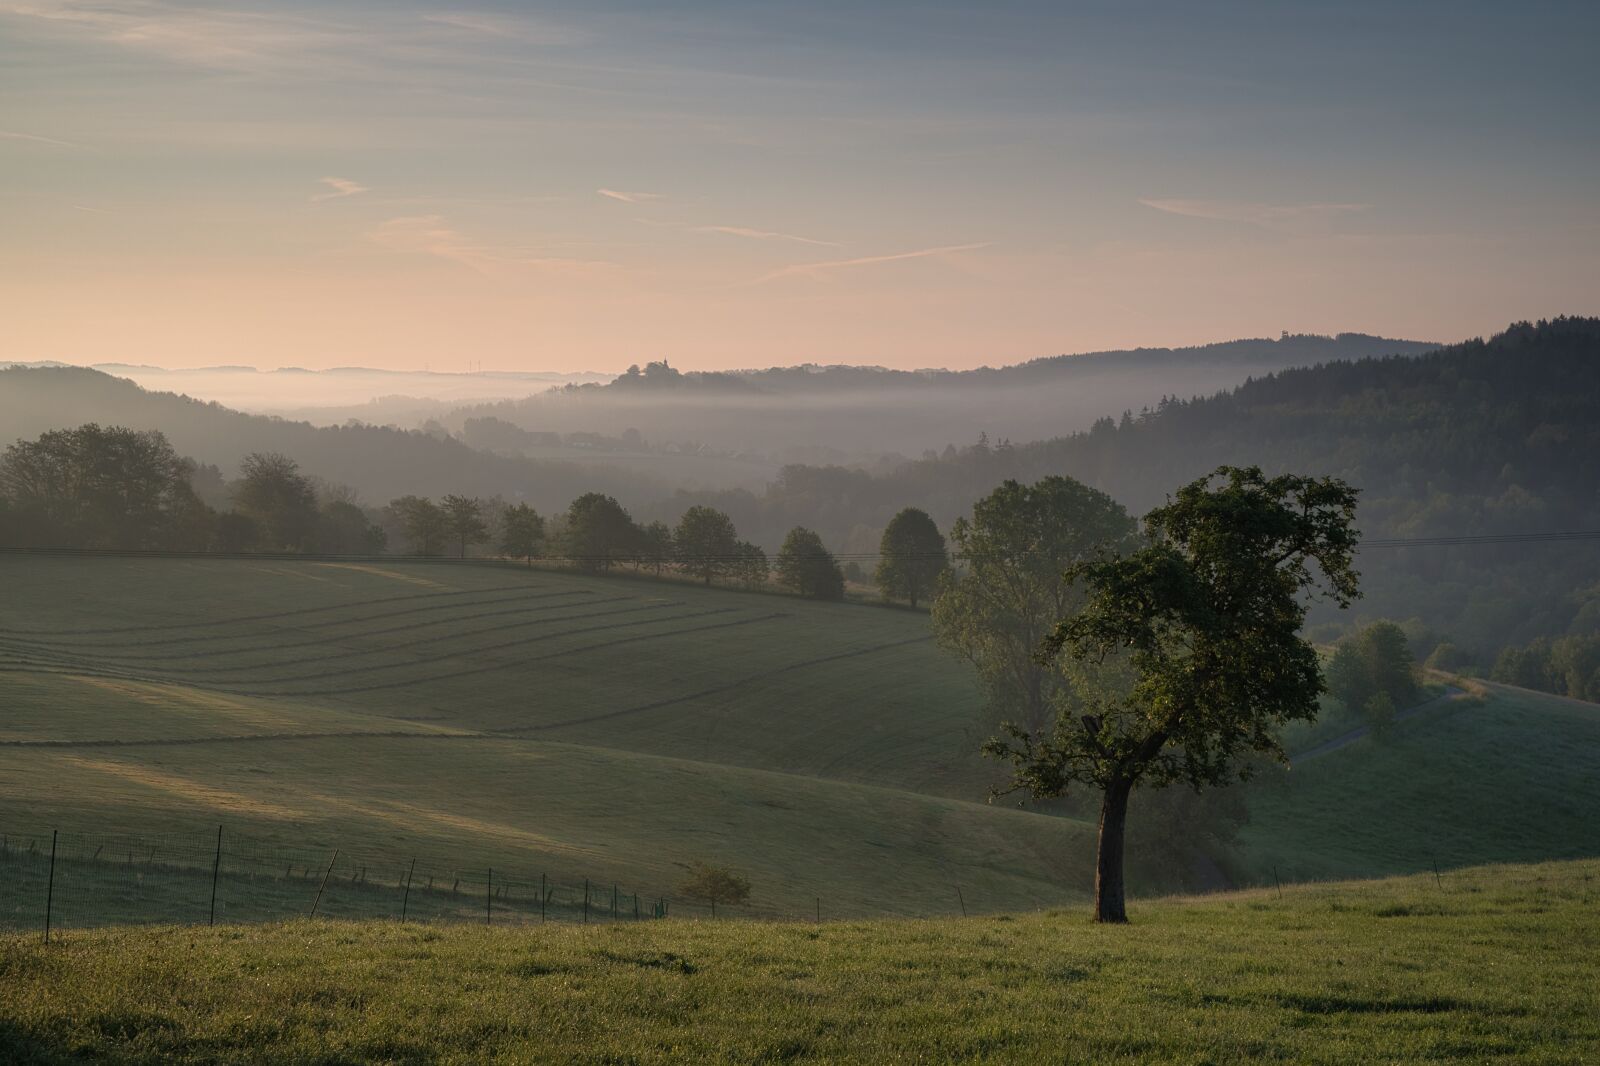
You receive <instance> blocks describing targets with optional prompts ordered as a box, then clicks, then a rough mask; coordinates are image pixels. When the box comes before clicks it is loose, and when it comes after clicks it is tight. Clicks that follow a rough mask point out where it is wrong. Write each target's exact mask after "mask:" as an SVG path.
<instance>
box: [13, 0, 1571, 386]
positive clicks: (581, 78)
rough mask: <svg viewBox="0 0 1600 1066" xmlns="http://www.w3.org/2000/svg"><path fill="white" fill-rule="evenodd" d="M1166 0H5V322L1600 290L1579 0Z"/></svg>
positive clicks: (881, 321) (1340, 313) (407, 357)
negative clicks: (1091, 0) (1480, 2)
mask: <svg viewBox="0 0 1600 1066" xmlns="http://www.w3.org/2000/svg"><path fill="white" fill-rule="evenodd" d="M1156 6H1157V7H1160V8H1162V9H1163V12H1164V13H1163V15H1162V19H1161V20H1158V21H1159V25H1161V26H1163V27H1166V28H1167V29H1168V30H1169V31H1170V32H1168V33H1165V34H1157V33H1153V32H1151V30H1150V26H1152V25H1156V24H1157V22H1153V21H1151V19H1145V20H1137V19H1133V20H1130V19H1129V18H1125V17H1123V16H1120V15H1118V14H1116V13H1115V12H1101V11H1098V10H1096V11H1089V10H1087V9H1086V10H1085V11H1083V12H1075V11H1067V10H1065V9H1062V8H1059V7H1057V6H1054V5H1048V4H1042V3H1031V2H1028V0H1016V2H1007V3H1003V4H1000V5H998V6H996V7H993V8H990V9H987V10H986V12H984V13H982V16H981V17H980V13H978V12H976V11H975V10H972V9H967V8H963V7H961V6H959V5H957V6H954V7H938V6H934V7H926V6H919V5H910V6H906V5H897V4H894V3H886V4H885V5H883V6H882V7H881V8H874V9H872V11H870V12H867V11H864V10H863V9H860V8H858V7H855V6H852V5H845V4H835V3H832V2H830V0H817V2H816V3H814V4H808V5H801V6H799V7H795V8H789V7H783V8H775V9H773V10H771V11H768V10H766V9H765V8H760V7H759V6H753V7H750V8H735V9H733V12H730V10H729V9H727V8H726V7H725V6H723V5H719V4H718V3H717V2H715V0H696V3H692V4H689V5H686V6H685V8H684V9H683V10H681V11H679V12H677V13H676V14H675V15H674V16H673V17H672V18H670V19H669V18H664V17H663V16H661V14H660V13H659V12H658V11H656V10H654V9H653V8H651V7H650V6H649V5H643V4H635V3H632V2H631V0H614V2H609V3H607V4H601V5H586V4H578V3H568V2H565V0H549V2H545V3H537V4H527V3H515V4H513V3H504V2H499V0H485V3H483V4H482V5H481V7H480V8H475V9H473V10H472V11H471V12H466V11H464V10H456V9H453V8H452V9H450V10H449V11H447V12H445V13H440V12H438V11H436V10H432V9H430V8H429V7H427V6H426V5H421V6H411V5H410V4H407V3H401V4H397V5H374V4H371V3H370V2H367V0H339V2H337V3H332V4H325V5H317V6H307V5H297V4H295V3H286V4H280V5H272V6H263V5H259V4H255V5H254V6H252V5H251V4H250V3H249V0H244V2H243V3H239V4H233V5H231V6H222V7H205V8H201V7H195V6H193V5H191V4H188V3H184V2H180V0H118V2H117V3H114V4H106V3H96V2H90V0H31V2H28V3H20V2H7V0H0V232H3V234H4V239H3V240H0V303H3V306H4V314H5V319H4V321H5V327H4V330H3V332H0V360H4V361H36V360H57V361H60V362H66V363H77V364H88V363H104V362H122V363H144V364H151V365H156V366H163V367H171V368H184V367H196V366H209V365H219V364H242V365H253V366H258V367H262V368H273V367H279V366H302V367H307V368H312V369H318V368H326V367H333V366H352V365H361V366H373V367H386V368H393V369H407V370H410V369H423V368H425V367H426V368H431V369H434V370H443V369H452V370H466V369H469V368H481V369H484V370H520V371H568V372H571V371H580V370H597V371H617V370H620V369H622V368H623V367H626V366H627V365H628V364H630V363H635V362H644V361H647V360H651V359H659V358H666V359H668V360H670V361H671V362H672V363H673V365H675V366H678V367H681V368H684V369H715V368H729V367H758V366H771V365H785V364H794V363H803V362H816V363H862V364H876V365H885V366H891V367H899V368H919V367H935V366H942V367H950V368H957V369H960V368H968V367H973V366H979V365H1002V364H1009V363H1016V362H1021V361H1025V360H1028V359H1033V358H1039V357H1042V356H1050V355H1056V354H1061V353H1071V352H1083V351H1095V350H1105V349H1117V348H1128V347H1139V346H1183V345H1192V344H1202V343H1208V342H1212V341H1220V340H1227V339H1233V338H1238V337H1249V336H1269V337H1271V336H1277V335H1278V334H1279V333H1280V332H1282V331H1289V332H1305V333H1336V332H1343V331H1354V332H1363V333H1370V334H1379V335H1384V336H1390V337H1398V338H1406V339H1417V340H1436V341H1442V342H1448V341H1453V340H1459V339H1462V338H1465V337H1469V336H1475V335H1481V334H1486V333H1491V332H1494V331H1496V330H1498V329H1501V328H1503V327H1504V326H1505V325H1506V324H1508V323H1509V322H1511V321H1513V320H1518V319H1534V318H1539V317H1548V316H1553V315H1557V314H1584V313H1591V314H1592V313H1596V312H1597V311H1600V306H1597V304H1600V301H1597V300H1596V296H1597V295H1600V293H1597V291H1596V287H1595V286H1594V284H1593V280H1592V279H1593V278H1595V277H1597V276H1600V198H1597V197H1596V196H1595V195H1594V191H1593V188H1592V185H1591V184H1590V181H1591V180H1592V179H1590V178H1589V175H1592V173H1593V164H1594V163H1595V161H1596V160H1595V156H1596V154H1597V149H1596V140H1597V139H1594V138H1585V137H1583V136H1582V135H1581V133H1580V132H1578V130H1579V129H1580V126H1579V125H1575V123H1578V124H1581V122H1583V121H1584V112H1582V111H1581V110H1579V111H1577V112H1574V111H1573V105H1572V100H1573V99H1574V97H1573V96H1572V94H1571V92H1570V90H1571V87H1572V85H1574V84H1578V85H1582V84H1588V83H1589V82H1590V81H1592V80H1593V78H1594V68H1593V66H1592V65H1588V61H1587V58H1586V56H1585V53H1584V52H1583V50H1582V48H1581V47H1579V45H1578V43H1577V42H1580V41H1581V40H1583V39H1584V36H1585V35H1584V33H1583V30H1584V28H1585V26H1584V25H1583V23H1584V20H1586V19H1587V18H1588V16H1586V15H1584V14H1583V13H1582V12H1578V11H1571V12H1568V11H1565V9H1558V8H1551V9H1550V11H1549V12H1546V13H1545V14H1544V15H1543V16H1541V17H1542V18H1543V20H1544V21H1543V22H1541V21H1540V20H1539V19H1523V20H1520V21H1519V20H1516V19H1511V18H1509V17H1508V16H1503V15H1501V14H1498V13H1496V10H1495V9H1494V8H1492V7H1486V8H1484V9H1483V11H1482V12H1480V15H1481V17H1480V18H1478V19H1477V21H1474V20H1471V19H1457V20H1454V21H1449V20H1446V21H1443V22H1441V21H1440V20H1439V19H1438V18H1437V17H1434V16H1429V15H1427V13H1426V12H1421V11H1420V10H1419V11H1418V12H1416V13H1414V14H1397V13H1396V12H1394V11H1393V10H1392V9H1390V8H1387V7H1384V6H1382V5H1373V6H1370V7H1369V6H1363V5H1357V6H1356V8H1354V9H1351V10H1347V11H1341V12H1338V13H1337V14H1336V15H1335V13H1329V12H1325V11H1322V10H1320V9H1318V8H1316V7H1315V6H1305V7H1293V8H1292V10H1291V9H1290V8H1285V9H1284V10H1285V13H1284V14H1283V15H1282V17H1281V20H1280V22H1281V25H1280V24H1268V23H1266V22H1263V21H1262V20H1260V19H1259V18H1257V17H1256V14H1255V10H1254V9H1253V8H1251V7H1250V6H1249V5H1247V4H1232V3H1224V4H1222V5H1220V6H1219V7H1218V8H1217V9H1216V10H1215V11H1213V12H1211V13H1210V14H1209V15H1208V16H1207V17H1206V18H1204V19H1199V18H1197V17H1196V16H1195V15H1194V14H1193V13H1192V12H1191V11H1190V10H1189V9H1188V8H1186V7H1185V6H1184V5H1181V4H1165V3H1157V5H1156ZM602 8H603V9H604V10H603V11H602V10H601V9H602ZM802 9H803V10H802ZM734 12H736V13H734ZM1558 15H1559V18H1558ZM1152 18H1153V16H1152ZM1561 19H1566V20H1568V21H1572V22H1573V24H1572V25H1570V26H1567V27H1566V29H1565V30H1562V27H1561V25H1558V24H1557V23H1558V22H1560V20H1561ZM1497 20H1498V21H1497ZM1424 44H1425V45H1426V47H1425V48H1424V47H1423V45H1424ZM1536 46H1537V47H1536ZM1485 49H1487V50H1489V51H1491V52H1492V53H1493V54H1494V55H1495V56H1496V62H1497V63H1500V64H1504V65H1505V66H1506V70H1507V73H1506V77H1505V80H1504V83H1503V84H1501V85H1500V86H1499V87H1498V88H1493V87H1485V86H1484V85H1482V84H1480V82H1481V79H1476V78H1475V77H1473V76H1471V73H1472V71H1474V70H1476V69H1478V67H1477V66H1476V65H1475V64H1477V61H1478V60H1477V58H1475V57H1479V56H1480V53H1481V52H1483V50H1485ZM1512 73H1518V76H1517V77H1512ZM1574 79H1576V80H1574ZM1491 88H1492V89H1493V91H1491ZM1579 95H1580V96H1581V94H1579ZM1592 118H1593V116H1592V114H1590V115H1589V116H1588V119H1589V120H1591V121H1592Z"/></svg>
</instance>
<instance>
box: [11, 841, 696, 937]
mask: <svg viewBox="0 0 1600 1066" xmlns="http://www.w3.org/2000/svg"><path fill="white" fill-rule="evenodd" d="M674 909H677V910H679V911H680V913H682V912H684V911H685V910H687V912H688V913H689V914H691V915H694V916H698V915H699V914H700V913H701V911H702V910H703V909H704V908H701V907H698V906H694V905H691V904H687V902H686V901H681V900H672V899H669V898H667V897H665V896H654V897H646V896H643V895H641V894H639V893H638V892H636V891H624V890H623V889H622V887H621V886H619V885H617V884H615V883H612V882H601V881H593V880H587V879H585V880H577V879H572V878H567V879H564V880H557V879H554V878H552V877H550V876H549V875H548V874H545V873H530V872H529V871H527V870H512V869H497V868H493V867H489V866H470V865H456V864H451V863H448V862H438V861H430V860H427V859H421V858H415V857H399V856H395V855H391V854H378V853H373V852H365V851H363V850H361V849H355V850H344V849H333V848H329V849H326V850H323V849H318V848H312V847H299V846H294V845H286V844H282V843H279V842H275V841H268V840H262V839H258V838H253V837H249V836H244V835H240V834H237V833H229V832H227V831H226V830H225V829H223V828H221V827H218V828H217V829H214V830H212V831H210V832H209V833H206V832H201V833H192V834H191V833H173V834H165V835H160V836H124V835H118V834H98V833H77V832H63V831H58V830H48V831H45V832H36V833H22V834H17V833H10V832H6V833H0V931H6V932H24V931H28V930H37V931H39V932H40V933H41V934H42V935H43V936H44V937H45V939H46V940H48V939H49V937H50V936H51V934H52V933H53V932H54V931H57V930H61V929H68V928H88V927H94V926H105V925H138V924H161V925H206V924H219V923H244V922H272V921H283V920H286V919H290V918H299V917H326V918H345V919H381V918H392V919H395V920H398V921H419V922H478V923H484V924H490V925H527V924H536V923H541V922H572V923H599V922H625V921H628V922H631V921H642V920H645V919H651V918H665V917H668V915H669V913H670V912H671V911H673V910H674Z"/></svg>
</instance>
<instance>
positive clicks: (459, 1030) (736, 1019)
mask: <svg viewBox="0 0 1600 1066" xmlns="http://www.w3.org/2000/svg"><path fill="white" fill-rule="evenodd" d="M1597 914H1600V863H1596V862H1593V861H1579V862H1571V863H1563V864H1544V865H1534V866H1525V867H1504V866H1501V867H1479V868H1472V869H1466V870H1459V871H1453V872H1451V873H1450V874H1448V875H1446V876H1445V877H1444V878H1443V880H1442V884H1440V883H1436V882H1435V880H1434V878H1433V876H1432V874H1431V873H1430V874H1428V875H1425V876H1414V877H1409V878H1403V879H1397V880H1391V881H1379V882H1362V883H1338V884H1322V885H1304V886H1294V887H1289V888H1286V889H1285V890H1284V892H1283V894H1282V896H1281V898H1280V897H1279V896H1278V895H1277V894H1276V893H1275V892H1273V891H1270V890H1268V891H1252V892H1245V893H1237V894H1229V895H1223V896H1212V897H1207V898H1203V899H1170V900H1160V901H1147V902H1143V903H1139V904H1137V905H1136V906H1135V907H1134V909H1133V918H1134V924H1133V925H1131V926H1127V927H1120V928H1118V927H1099V926H1095V925H1092V924H1091V923H1089V922H1087V921H1085V919H1084V915H1083V914H1082V913H1081V912H1079V911H1078V910H1069V911H1064V912H1048V913H1043V914H1018V915H1014V916H1013V915H990V916H985V917H974V918H971V919H966V920H962V919H939V920H906V921H875V922H857V923H849V922H846V923H828V922H824V923H822V924H819V925H811V924H805V923H760V922H709V921H694V922H684V921H676V920H668V921H660V922H645V923H639V924H628V925H616V926H602V927H589V928H583V927H578V926H570V925H568V926H559V927H558V926H546V927H543V928H531V929H520V930H494V929H483V928H481V927H479V928H473V927H469V926H449V927H438V926H424V925H415V924H408V925H402V924H400V923H396V922H384V923H344V922H331V923H314V922H305V921H302V922H294V923H289V924H280V925H264V926H259V925H258V926H236V927H223V928H218V929H214V930H210V929H203V928H202V929H193V928H161V929H146V930H97V931H79V932H70V933H68V934H67V935H66V936H65V938H64V939H63V940H61V941H59V942H58V943H56V944H53V945H51V946H49V947H45V946H43V945H41V944H40V943H39V941H38V938H37V937H31V938H20V937H8V938H0V978H3V980H0V1059H4V1060H5V1061H8V1062H14V1063H19V1064H23V1063H54V1062H66V1061H79V1060H81V1059H84V1058H101V1059H114V1060H116V1061H119V1062H149V1063H155V1062H163V1063H165V1062H194V1063H201V1062H204V1063H214V1062H266V1061H270V1062H276V1063H334V1062H392V1063H422V1062H430V1063H431V1062H471V1061H483V1060H488V1059H495V1060H498V1061H514V1062H573V1063H664V1062H727V1063H750V1062H776V1061H799V1062H841V1061H850V1062H954V1061H962V1062H996V1063H999V1062H1004V1063H1032V1062H1038V1063H1046V1062H1048V1063H1063V1062H1069V1063H1080V1062H1081V1063H1106V1062H1140V1063H1152V1062H1154V1063H1168V1062H1170V1063H1222V1062H1239V1061H1246V1060H1251V1061H1281V1062H1297V1063H1395V1062H1407V1063H1411V1062H1507V1063H1510V1062H1515V1063H1562V1064H1567V1063H1579V1062H1591V1061H1595V1060H1596V1058H1597V1057H1600V921H1597V920H1596V916H1597Z"/></svg>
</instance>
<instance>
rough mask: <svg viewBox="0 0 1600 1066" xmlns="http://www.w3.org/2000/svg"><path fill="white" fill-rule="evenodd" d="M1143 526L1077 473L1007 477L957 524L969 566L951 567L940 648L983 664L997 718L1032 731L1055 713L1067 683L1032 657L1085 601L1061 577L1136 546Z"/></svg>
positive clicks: (939, 609) (936, 622) (955, 536)
mask: <svg viewBox="0 0 1600 1066" xmlns="http://www.w3.org/2000/svg"><path fill="white" fill-rule="evenodd" d="M1136 529H1137V527H1136V526H1135V525H1134V521H1133V519H1132V518H1130V517H1128V512H1127V511H1125V510H1123V509H1122V505H1121V504H1119V503H1117V501H1116V500H1113V499H1112V498H1111V497H1110V496H1107V495H1106V494H1105V493H1103V492H1100V491H1098V490H1096V489H1092V488H1090V487H1089V486H1087V485H1085V484H1083V483H1081V482H1078V481H1074V480H1073V479H1072V478H1069V477H1047V478H1043V479H1042V480H1040V481H1038V482H1036V483H1034V484H1032V485H1024V484H1021V483H1020V482H1016V481H1007V482H1005V483H1004V484H1002V485H1001V486H1000V487H999V488H997V489H995V490H994V491H993V492H991V493H990V494H989V495H988V496H986V497H984V498H983V499H981V500H979V501H978V502H977V504H976V505H974V506H973V508H972V517H971V518H958V519H956V522H955V525H953V526H952V527H951V528H950V539H951V540H952V541H953V542H954V543H955V546H956V555H957V556H958V557H959V559H960V560H961V570H960V572H959V573H957V572H955V571H947V572H946V574H945V576H944V577H943V578H942V579H941V580H940V582H939V598H938V599H937V600H936V601H934V604H933V629H934V633H935V634H936V635H937V637H938V639H939V643H940V645H942V646H943V647H945V648H948V649H950V650H951V651H954V652H955V653H956V654H958V655H960V656H961V657H962V658H964V659H966V660H967V661H968V662H969V663H971V664H972V665H973V667H974V668H976V669H977V671H978V676H979V677H980V678H981V679H982V680H983V685H984V688H985V690H987V692H988V696H989V706H990V708H991V710H992V712H993V713H994V715H995V717H994V719H993V720H994V721H1002V720H1006V719H1009V720H1011V721H1013V722H1017V723H1019V724H1020V725H1022V726H1023V727H1024V728H1025V729H1027V730H1029V731H1030V732H1042V731H1043V730H1045V729H1046V728H1048V727H1049V725H1050V723H1051V722H1052V721H1053V720H1054V718H1055V714H1056V711H1057V709H1058V707H1057V702H1058V700H1059V698H1060V697H1061V694H1062V692H1063V691H1064V690H1065V688H1066V677H1065V676H1064V673H1063V671H1062V670H1060V669H1046V670H1041V669H1039V665H1038V663H1037V662H1035V661H1034V656H1035V655H1036V654H1037V653H1038V651H1039V645H1040V643H1041V642H1042V641H1043V640H1044V638H1045V637H1046V636H1047V635H1048V634H1049V633H1050V630H1051V628H1052V627H1053V626H1054V625H1055V624H1056V622H1057V621H1058V620H1060V619H1061V618H1064V617H1066V616H1067V615H1068V614H1071V613H1072V611H1073V610H1075V609H1076V608H1077V606H1078V605H1079V604H1080V603H1081V602H1082V601H1083V598H1084V592H1083V590H1082V589H1078V588H1074V587H1073V586H1072V585H1070V584H1068V583H1067V582H1064V581H1062V580H1061V574H1062V572H1063V571H1064V570H1066V569H1067V568H1068V567H1070V566H1073V565H1075V564H1077V563H1082V562H1087V561H1088V560H1090V559H1093V558H1096V556H1097V555H1098V553H1099V552H1101V551H1104V550H1110V551H1122V550H1125V549H1129V548H1131V547H1133V546H1134V544H1135V533H1136Z"/></svg>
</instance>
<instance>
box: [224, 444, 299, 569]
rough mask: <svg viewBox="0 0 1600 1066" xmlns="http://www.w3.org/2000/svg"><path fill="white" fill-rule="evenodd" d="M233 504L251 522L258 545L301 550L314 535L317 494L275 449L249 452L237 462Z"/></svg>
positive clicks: (270, 548) (289, 459)
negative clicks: (254, 528)
mask: <svg viewBox="0 0 1600 1066" xmlns="http://www.w3.org/2000/svg"><path fill="white" fill-rule="evenodd" d="M233 506H234V509H235V510H237V511H238V512H239V513H240V514H243V515H245V516H247V517H248V518H250V519H251V520H252V521H253V522H255V524H256V527H257V528H258V529H259V530H260V531H261V547H263V548H266V549H267V550H269V551H303V550H304V549H305V548H307V547H309V546H310V545H311V544H312V543H313V542H314V539H315V537H316V534H317V524H318V518H319V514H318V510H317V493H316V489H315V488H314V487H313V486H312V484H311V479H310V478H308V477H306V476H304V475H303V474H301V473H300V466H299V464H298V463H296V462H295V461H294V460H293V459H291V458H289V457H288V456H287V455H281V454H279V453H278V452H252V453H250V454H249V455H247V456H245V457H244V459H243V461H241V462H240V464H239V480H238V481H236V482H235V483H234V485H233Z"/></svg>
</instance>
